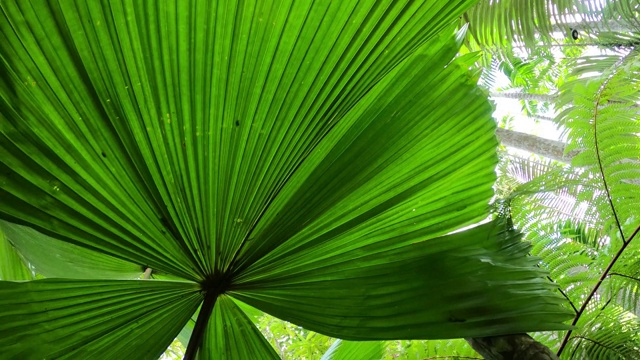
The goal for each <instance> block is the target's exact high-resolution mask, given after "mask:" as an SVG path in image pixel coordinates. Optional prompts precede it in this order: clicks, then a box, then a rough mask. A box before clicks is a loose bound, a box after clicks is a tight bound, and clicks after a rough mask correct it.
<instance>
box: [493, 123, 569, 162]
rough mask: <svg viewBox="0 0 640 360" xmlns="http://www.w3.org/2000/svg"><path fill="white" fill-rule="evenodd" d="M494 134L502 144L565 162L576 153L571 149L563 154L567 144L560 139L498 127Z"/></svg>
mask: <svg viewBox="0 0 640 360" xmlns="http://www.w3.org/2000/svg"><path fill="white" fill-rule="evenodd" d="M496 135H497V136H498V139H499V140H500V142H501V143H502V144H503V145H504V146H508V147H512V148H516V149H520V150H525V151H528V152H531V153H534V154H537V155H541V156H544V157H546V158H549V159H553V160H556V161H560V162H563V163H567V164H570V163H571V159H572V158H573V157H574V156H575V155H576V154H577V153H578V152H577V151H572V152H570V153H568V154H566V155H565V153H564V151H565V147H566V146H567V144H565V143H563V142H562V141H555V140H549V139H545V138H541V137H538V136H535V135H529V134H525V133H522V132H518V131H513V130H507V129H503V128H498V129H497V130H496Z"/></svg>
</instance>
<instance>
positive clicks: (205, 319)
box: [182, 289, 219, 360]
mask: <svg viewBox="0 0 640 360" xmlns="http://www.w3.org/2000/svg"><path fill="white" fill-rule="evenodd" d="M218 295H219V294H218V291H216V289H207V290H206V292H205V295H204V301H203V302H202V306H201V307H200V313H199V314H198V319H196V324H195V326H194V327H193V332H192V333H191V338H190V339H189V344H188V345H187V350H186V351H185V353H184V357H183V358H182V359H183V360H193V359H195V356H196V353H197V352H198V349H199V348H200V346H201V345H202V338H203V337H204V332H205V330H206V328H207V324H208V323H209V319H210V318H211V313H212V312H213V307H214V306H215V305H216V300H217V299H218Z"/></svg>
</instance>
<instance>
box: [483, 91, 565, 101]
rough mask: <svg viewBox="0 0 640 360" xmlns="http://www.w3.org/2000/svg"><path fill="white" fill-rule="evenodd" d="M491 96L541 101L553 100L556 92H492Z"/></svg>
mask: <svg viewBox="0 0 640 360" xmlns="http://www.w3.org/2000/svg"><path fill="white" fill-rule="evenodd" d="M491 97H494V98H503V99H515V100H535V101H541V102H545V101H546V102H550V103H553V102H555V100H556V98H557V95H556V94H530V93H524V92H492V93H491Z"/></svg>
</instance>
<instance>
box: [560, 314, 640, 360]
mask: <svg viewBox="0 0 640 360" xmlns="http://www.w3.org/2000/svg"><path fill="white" fill-rule="evenodd" d="M579 329H580V330H579V331H576V332H575V334H574V336H573V337H572V338H571V340H570V341H569V344H568V348H567V350H566V354H571V356H567V358H571V359H629V360H633V359H638V358H640V322H639V321H638V317H637V316H636V315H635V314H633V313H630V312H629V311H626V310H625V309H623V308H621V307H619V306H616V305H608V306H605V304H603V303H598V304H596V303H595V302H594V306H592V309H591V311H589V312H587V313H586V315H585V316H583V317H582V321H581V322H580V323H579Z"/></svg>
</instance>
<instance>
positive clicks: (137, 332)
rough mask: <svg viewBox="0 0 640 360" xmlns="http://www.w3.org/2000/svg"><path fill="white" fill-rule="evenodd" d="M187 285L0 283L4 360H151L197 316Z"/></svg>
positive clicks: (195, 295)
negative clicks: (61, 359)
mask: <svg viewBox="0 0 640 360" xmlns="http://www.w3.org/2000/svg"><path fill="white" fill-rule="evenodd" d="M200 301H202V295H201V294H200V292H199V287H198V286H197V285H196V284H193V283H180V282H159V281H142V280H141V281H117V280H51V279H45V280H37V281H32V282H24V283H15V282H0V307H1V308H2V309H3V310H2V311H1V312H0V320H1V322H0V323H1V324H2V325H1V326H0V347H1V348H2V356H3V357H4V358H7V359H18V358H19V359H43V358H56V359H57V358H64V359H77V358H84V359H88V358H92V359H96V358H100V359H131V358H136V359H157V358H158V356H160V354H161V353H162V352H163V351H164V350H165V349H166V348H167V346H168V345H169V344H170V343H171V341H173V339H174V338H175V336H176V335H177V334H178V332H179V331H180V329H181V328H182V326H184V324H185V323H186V321H187V320H188V319H189V317H190V316H191V314H192V313H193V312H194V311H195V310H196V308H197V306H198V304H199V302H200Z"/></svg>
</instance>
